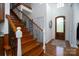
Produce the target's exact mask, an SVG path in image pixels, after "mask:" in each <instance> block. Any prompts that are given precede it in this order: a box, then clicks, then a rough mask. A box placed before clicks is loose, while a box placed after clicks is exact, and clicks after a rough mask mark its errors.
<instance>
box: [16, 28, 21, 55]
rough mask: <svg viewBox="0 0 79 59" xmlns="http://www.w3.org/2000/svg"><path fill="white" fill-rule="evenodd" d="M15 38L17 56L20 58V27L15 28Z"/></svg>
mask: <svg viewBox="0 0 79 59" xmlns="http://www.w3.org/2000/svg"><path fill="white" fill-rule="evenodd" d="M16 38H17V42H18V44H17V56H22V49H21V38H22V31H21V27H17V31H16Z"/></svg>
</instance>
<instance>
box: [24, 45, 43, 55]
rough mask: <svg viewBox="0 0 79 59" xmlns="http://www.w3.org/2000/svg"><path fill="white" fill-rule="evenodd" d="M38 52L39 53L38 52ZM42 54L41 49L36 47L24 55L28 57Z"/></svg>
mask: <svg viewBox="0 0 79 59" xmlns="http://www.w3.org/2000/svg"><path fill="white" fill-rule="evenodd" d="M39 51H40V52H39ZM42 53H43V49H42V47H41V46H38V47H37V48H35V49H32V50H31V51H30V52H28V53H26V54H25V55H28V56H29V55H30V56H40V55H41V54H42Z"/></svg>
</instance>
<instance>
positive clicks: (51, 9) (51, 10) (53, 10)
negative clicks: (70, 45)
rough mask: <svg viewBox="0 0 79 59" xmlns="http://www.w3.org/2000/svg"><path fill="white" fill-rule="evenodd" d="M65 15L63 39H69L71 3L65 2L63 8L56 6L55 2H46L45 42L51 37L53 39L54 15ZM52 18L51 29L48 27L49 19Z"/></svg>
mask: <svg viewBox="0 0 79 59" xmlns="http://www.w3.org/2000/svg"><path fill="white" fill-rule="evenodd" d="M57 16H65V18H66V19H65V40H69V41H70V39H71V25H70V24H72V22H71V20H73V18H72V7H71V4H65V7H63V8H57V5H56V3H53V4H51V3H50V4H47V23H46V24H47V29H48V30H47V36H48V37H47V36H46V37H47V39H46V43H47V42H49V41H50V40H51V39H55V17H57ZM50 20H52V22H53V24H52V29H50V28H49V21H50Z"/></svg>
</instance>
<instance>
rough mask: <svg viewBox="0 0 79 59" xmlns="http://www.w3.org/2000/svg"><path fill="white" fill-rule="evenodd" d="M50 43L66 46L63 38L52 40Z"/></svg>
mask: <svg viewBox="0 0 79 59" xmlns="http://www.w3.org/2000/svg"><path fill="white" fill-rule="evenodd" d="M51 45H54V46H59V47H66V42H65V41H64V40H57V39H56V40H52V42H51Z"/></svg>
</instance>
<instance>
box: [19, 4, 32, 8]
mask: <svg viewBox="0 0 79 59" xmlns="http://www.w3.org/2000/svg"><path fill="white" fill-rule="evenodd" d="M20 4H21V5H23V6H25V7H27V8H29V9H32V8H31V7H30V6H28V5H26V4H24V3H20Z"/></svg>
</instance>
